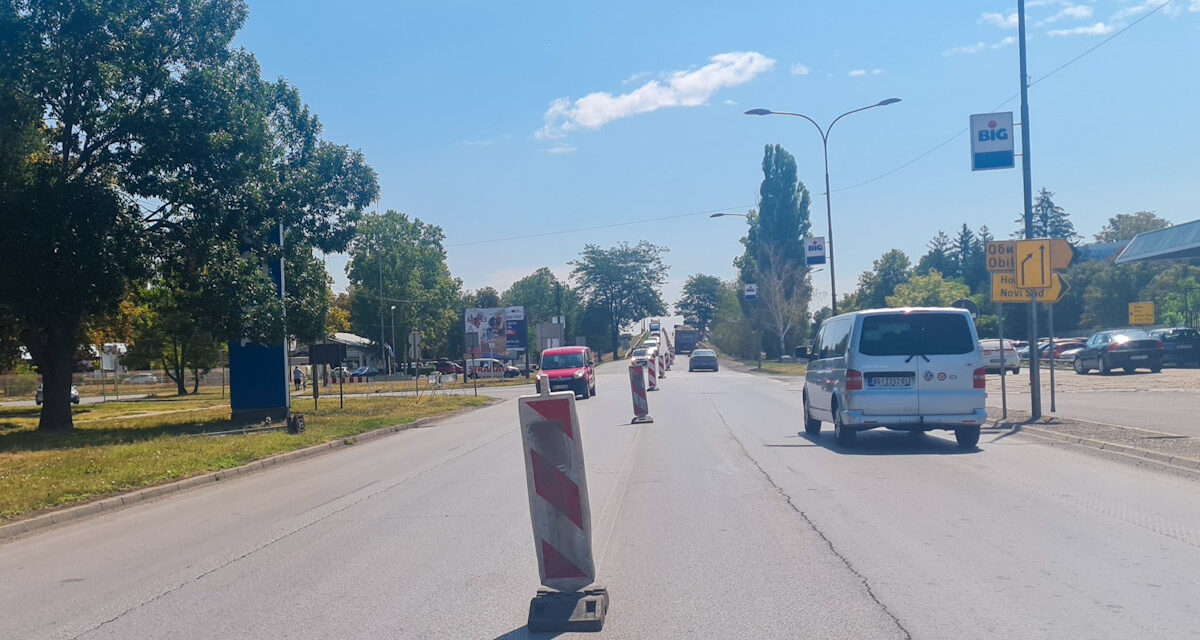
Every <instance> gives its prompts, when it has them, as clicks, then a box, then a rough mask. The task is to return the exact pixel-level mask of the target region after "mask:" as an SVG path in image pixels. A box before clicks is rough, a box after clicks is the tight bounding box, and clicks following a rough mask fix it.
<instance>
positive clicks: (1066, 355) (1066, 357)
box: [1058, 347, 1083, 363]
mask: <svg viewBox="0 0 1200 640" xmlns="http://www.w3.org/2000/svg"><path fill="white" fill-rule="evenodd" d="M1080 351H1083V347H1075V348H1073V349H1066V350H1064V351H1063V352H1062V353H1060V354H1059V355H1058V359H1059V360H1061V361H1062V362H1071V363H1074V362H1075V356H1076V355H1079V352H1080Z"/></svg>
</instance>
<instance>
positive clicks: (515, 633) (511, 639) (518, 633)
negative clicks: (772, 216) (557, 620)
mask: <svg viewBox="0 0 1200 640" xmlns="http://www.w3.org/2000/svg"><path fill="white" fill-rule="evenodd" d="M560 635H562V634H561V633H559V632H557V631H554V632H534V631H530V630H529V628H528V627H525V626H521V627H518V628H516V629H513V630H512V631H509V632H508V633H506V634H504V635H502V636H496V637H495V639H494V640H525V638H537V639H538V640H542V639H545V638H557V637H558V636H560Z"/></svg>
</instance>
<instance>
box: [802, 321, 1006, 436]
mask: <svg viewBox="0 0 1200 640" xmlns="http://www.w3.org/2000/svg"><path fill="white" fill-rule="evenodd" d="M809 358H810V360H809V363H808V372H807V373H806V374H805V378H804V431H805V432H806V433H808V434H810V435H816V434H819V433H820V432H821V422H822V421H824V422H832V423H833V431H834V437H835V439H836V440H837V443H838V444H840V445H843V446H849V445H851V444H853V443H854V438H855V435H856V434H857V433H858V432H859V431H863V430H866V429H875V428H878V427H886V428H888V429H895V430H900V431H929V430H932V429H946V430H951V431H954V436H955V439H956V440H958V444H959V446H962V447H973V446H975V445H976V444H978V442H979V427H980V425H982V424H983V422H984V421H985V420H986V419H987V410H986V409H985V407H984V401H985V400H986V399H987V390H986V371H985V369H984V363H983V355H982V354H981V353H980V350H979V337H978V334H977V333H976V332H975V323H974V322H973V321H972V320H971V315H970V314H969V313H968V312H967V311H966V310H964V309H952V308H924V307H906V308H898V309H871V310H867V311H855V312H851V313H844V314H842V315H839V316H836V317H834V318H830V319H828V320H826V321H825V322H824V323H823V324H822V325H821V329H820V331H818V332H817V337H816V339H815V340H814V342H813V348H812V351H811V353H810V354H809Z"/></svg>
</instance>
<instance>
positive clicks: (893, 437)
mask: <svg viewBox="0 0 1200 640" xmlns="http://www.w3.org/2000/svg"><path fill="white" fill-rule="evenodd" d="M947 433H949V432H947ZM800 437H801V438H804V439H806V440H809V441H811V442H814V443H816V444H818V445H820V446H822V447H825V448H826V449H829V450H830V451H833V452H835V453H840V454H842V455H848V456H894V455H909V456H913V455H916V456H928V455H967V454H972V453H979V452H980V451H981V449H980V448H979V447H969V448H965V449H964V448H961V447H959V446H958V443H956V442H954V441H952V440H943V439H942V438H931V437H929V436H927V435H925V434H924V433H919V432H918V433H917V434H913V433H909V432H907V431H890V430H888V429H871V430H869V431H860V432H859V433H858V436H857V437H856V438H855V441H854V445H853V446H850V447H843V446H841V445H839V444H837V443H836V442H835V441H834V439H833V432H832V431H828V430H827V431H823V432H821V433H820V434H819V435H815V436H810V435H808V434H803V433H802V434H800Z"/></svg>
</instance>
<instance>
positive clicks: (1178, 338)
mask: <svg viewBox="0 0 1200 640" xmlns="http://www.w3.org/2000/svg"><path fill="white" fill-rule="evenodd" d="M1150 337H1152V338H1158V339H1159V340H1162V343H1163V362H1164V363H1170V364H1174V365H1179V366H1182V365H1185V364H1187V363H1189V362H1196V363H1200V331H1197V330H1195V329H1189V328H1187V327H1175V328H1171V329H1155V330H1153V331H1151V332H1150Z"/></svg>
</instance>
